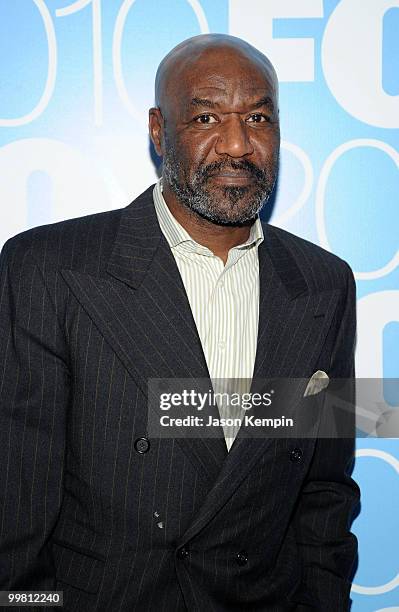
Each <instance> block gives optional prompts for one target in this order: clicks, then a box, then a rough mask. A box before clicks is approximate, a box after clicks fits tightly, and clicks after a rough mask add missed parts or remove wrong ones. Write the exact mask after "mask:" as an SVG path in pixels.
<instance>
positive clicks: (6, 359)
mask: <svg viewBox="0 0 399 612" xmlns="http://www.w3.org/2000/svg"><path fill="white" fill-rule="evenodd" d="M27 243H28V244H27ZM0 265H1V267H0V465H1V469H0V589H3V590H13V589H14V590H18V589H19V590H37V589H40V590H51V589H54V588H55V578H54V570H53V563H52V557H51V553H50V552H49V550H48V547H47V546H46V543H47V540H48V538H49V535H50V534H51V531H52V529H53V528H54V525H55V523H56V520H57V517H58V514H59V509H60V505H61V499H62V490H63V489H62V485H63V465H64V445H65V423H66V416H65V415H66V408H67V404H68V398H69V374H68V366H67V362H68V357H67V353H66V343H65V340H64V337H63V333H62V328H61V325H60V322H59V320H58V317H57V313H56V308H55V304H54V301H53V300H52V298H51V297H50V293H49V291H48V288H47V287H46V284H45V281H44V276H43V273H42V270H41V268H40V267H39V266H38V265H36V263H35V262H34V260H33V258H32V253H31V248H30V246H29V241H28V240H27V239H24V238H22V239H21V237H16V238H12V239H11V240H9V241H8V242H7V243H6V244H5V246H4V248H3V250H2V252H1V256H0Z"/></svg>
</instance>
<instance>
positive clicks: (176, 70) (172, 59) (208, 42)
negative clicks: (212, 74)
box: [155, 34, 278, 111]
mask: <svg viewBox="0 0 399 612" xmlns="http://www.w3.org/2000/svg"><path fill="white" fill-rule="evenodd" d="M226 62H228V63H229V65H230V66H231V67H232V70H234V66H235V65H237V66H243V65H245V64H248V65H249V66H252V67H253V68H256V69H257V70H259V71H260V72H262V73H263V74H264V76H265V78H266V80H267V81H268V83H269V85H270V88H271V90H272V91H273V93H274V97H275V100H276V101H277V96H278V80H277V75H276V72H275V70H274V68H273V65H272V63H271V62H270V60H269V59H268V58H267V57H266V56H265V55H264V54H263V53H261V52H260V51H258V49H256V48H255V47H253V46H252V45H250V44H249V43H247V42H245V41H244V40H241V39H240V38H237V37H235V36H229V35H227V34H201V35H199V36H193V37H192V38H188V39H187V40H184V41H183V42H181V43H180V44H178V45H177V46H176V47H174V48H173V49H172V50H171V51H170V52H169V53H168V54H167V55H166V56H165V57H164V59H163V60H162V61H161V63H160V64H159V67H158V70H157V74H156V77H155V101H156V105H157V106H158V107H159V108H162V109H165V111H167V107H168V101H169V100H170V99H172V100H175V99H176V96H177V95H178V94H179V88H180V86H181V84H182V82H184V80H186V79H187V78H190V76H191V75H192V74H193V73H195V72H197V71H198V70H201V66H204V67H205V66H206V67H208V66H209V65H211V66H212V64H213V65H214V66H217V65H219V66H226Z"/></svg>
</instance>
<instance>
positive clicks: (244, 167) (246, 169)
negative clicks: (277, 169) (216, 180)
mask: <svg viewBox="0 0 399 612" xmlns="http://www.w3.org/2000/svg"><path fill="white" fill-rule="evenodd" d="M236 170H238V171H241V173H243V174H247V175H248V176H251V177H253V178H254V179H256V180H258V181H264V180H265V178H266V177H267V173H266V172H265V171H264V170H261V169H260V168H258V167H257V166H256V165H255V164H254V163H253V162H250V161H249V160H248V159H243V160H242V161H239V162H238V161H233V160H231V161H220V162H212V163H211V164H208V165H207V166H204V167H203V168H201V170H200V174H201V177H202V178H204V179H208V178H209V177H211V176H212V175H213V174H219V173H220V172H224V171H227V172H234V171H236Z"/></svg>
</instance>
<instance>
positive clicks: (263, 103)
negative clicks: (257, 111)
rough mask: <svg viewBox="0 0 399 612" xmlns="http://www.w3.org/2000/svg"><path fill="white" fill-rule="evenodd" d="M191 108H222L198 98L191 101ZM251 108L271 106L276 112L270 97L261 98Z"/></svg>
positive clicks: (217, 104)
mask: <svg viewBox="0 0 399 612" xmlns="http://www.w3.org/2000/svg"><path fill="white" fill-rule="evenodd" d="M190 104H191V106H206V107H207V108H215V107H218V106H220V104H219V103H218V102H212V100H208V99H207V98H198V97H197V96H196V97H194V98H192V99H191V102H190ZM250 106H251V108H260V107H262V106H269V107H270V108H271V109H272V110H274V104H273V101H272V99H271V98H269V96H265V97H263V98H260V99H259V100H257V101H256V102H254V103H253V104H251V105H250Z"/></svg>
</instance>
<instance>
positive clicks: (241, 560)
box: [236, 551, 248, 565]
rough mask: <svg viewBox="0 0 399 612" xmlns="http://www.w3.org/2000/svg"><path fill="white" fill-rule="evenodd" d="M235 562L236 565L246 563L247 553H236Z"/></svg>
mask: <svg viewBox="0 0 399 612" xmlns="http://www.w3.org/2000/svg"><path fill="white" fill-rule="evenodd" d="M236 562H237V564H238V565H246V564H247V563H248V557H247V554H246V553H245V552H243V551H241V552H239V553H237V554H236Z"/></svg>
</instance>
